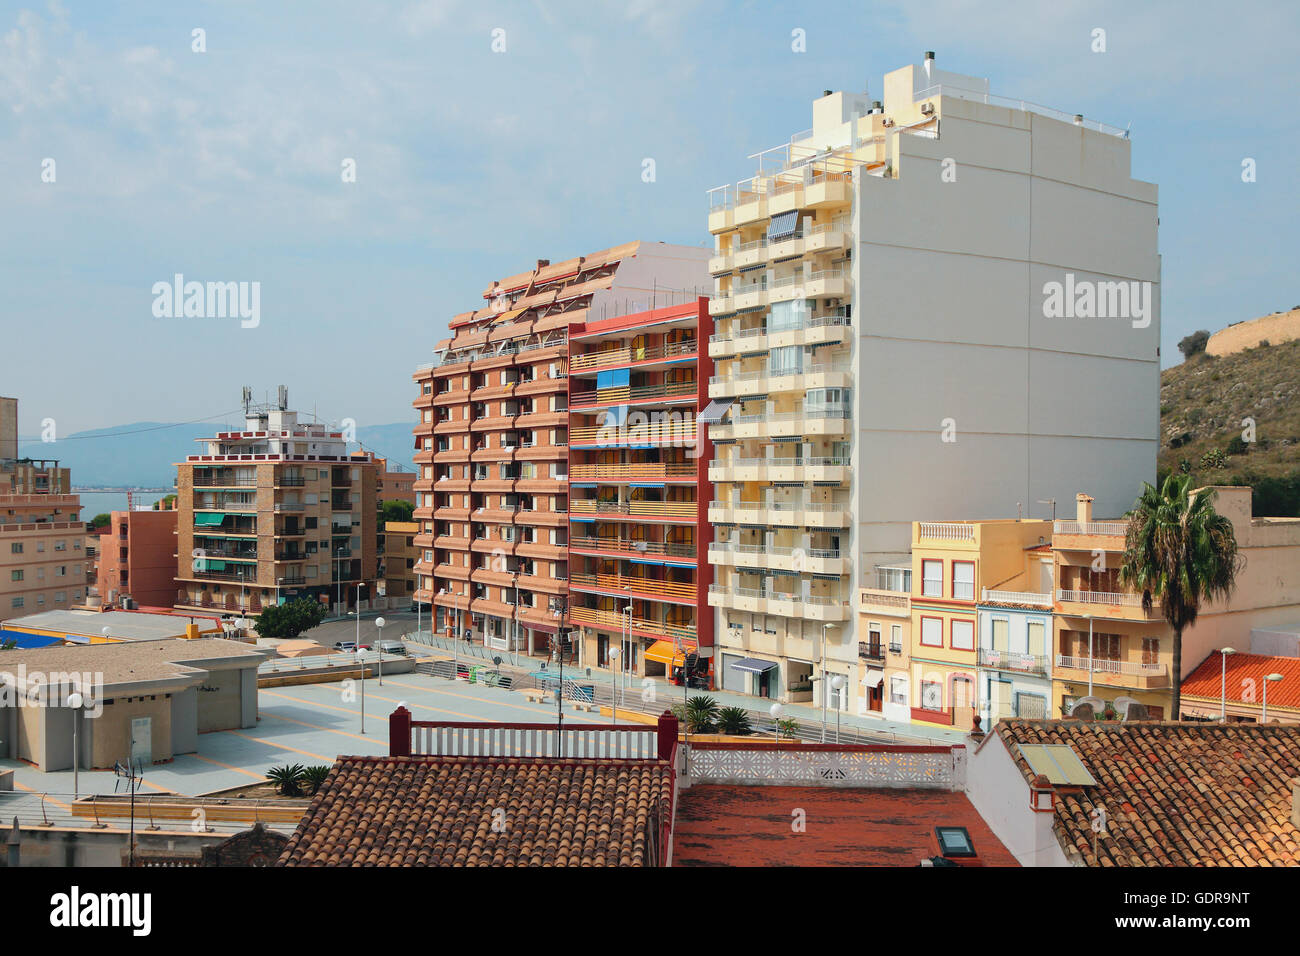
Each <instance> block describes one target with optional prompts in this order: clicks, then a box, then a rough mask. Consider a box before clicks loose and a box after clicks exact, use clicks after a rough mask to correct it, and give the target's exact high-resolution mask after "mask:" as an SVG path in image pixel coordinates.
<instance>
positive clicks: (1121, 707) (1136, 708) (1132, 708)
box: [1115, 697, 1148, 721]
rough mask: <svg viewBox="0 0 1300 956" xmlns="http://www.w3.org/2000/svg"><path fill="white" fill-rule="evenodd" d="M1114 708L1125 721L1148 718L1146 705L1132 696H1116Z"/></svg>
mask: <svg viewBox="0 0 1300 956" xmlns="http://www.w3.org/2000/svg"><path fill="white" fill-rule="evenodd" d="M1115 710H1116V711H1117V712H1118V713H1119V715H1120V718H1121V719H1122V720H1125V721H1129V720H1147V719H1148V716H1147V705H1146V704H1144V703H1142V702H1141V701H1139V700H1135V699H1133V698H1132V697H1116V698H1115Z"/></svg>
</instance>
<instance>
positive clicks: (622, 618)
mask: <svg viewBox="0 0 1300 956" xmlns="http://www.w3.org/2000/svg"><path fill="white" fill-rule="evenodd" d="M569 620H570V621H571V622H572V623H574V624H584V625H586V626H587V627H597V628H600V629H601V630H603V631H610V632H612V633H615V634H617V633H619V632H620V631H622V630H623V629H625V628H626V627H627V621H628V617H627V615H626V614H620V613H619V612H618V611H601V610H598V609H596V608H591V607H570V608H569ZM632 633H633V634H636V635H638V636H645V637H658V638H663V639H664V640H669V641H677V642H680V643H681V644H682V645H683V646H684V647H685V648H686V650H688V651H694V650H695V649H696V646H697V644H696V642H697V637H696V631H695V625H693V624H671V623H669V622H667V621H651V620H647V619H646V618H641V617H636V616H633V617H632Z"/></svg>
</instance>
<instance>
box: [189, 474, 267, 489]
mask: <svg viewBox="0 0 1300 956" xmlns="http://www.w3.org/2000/svg"><path fill="white" fill-rule="evenodd" d="M194 487H195V488H256V487H257V478H256V477H248V478H236V477H234V476H233V475H229V476H219V475H213V476H209V477H200V476H199V475H198V474H195V476H194Z"/></svg>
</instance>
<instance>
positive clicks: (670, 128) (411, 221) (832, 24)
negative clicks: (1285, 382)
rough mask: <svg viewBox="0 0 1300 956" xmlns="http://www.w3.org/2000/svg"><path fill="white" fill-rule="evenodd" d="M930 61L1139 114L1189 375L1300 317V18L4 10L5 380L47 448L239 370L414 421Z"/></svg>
mask: <svg viewBox="0 0 1300 956" xmlns="http://www.w3.org/2000/svg"><path fill="white" fill-rule="evenodd" d="M1099 28H1100V29H1103V30H1105V39H1106V50H1105V52H1104V53H1103V52H1094V49H1093V47H1094V46H1095V45H1096V44H1095V42H1094V31H1095V30H1097V29H1099ZM196 30H201V31H203V32H202V34H201V41H202V42H201V43H200V42H199V40H198V39H196V35H195V32H194V31H196ZM796 30H801V31H803V36H804V37H805V47H806V48H805V49H804V50H802V51H796V50H795V49H794V47H795V46H796V45H797V44H794V43H793V41H792V37H793V36H794V31H796ZM502 31H503V32H502ZM196 46H202V47H203V49H202V50H201V51H198V50H196V49H195V47H196ZM494 46H495V47H496V49H494ZM926 50H934V51H936V54H937V63H938V65H939V67H940V68H942V69H947V70H953V71H956V72H960V73H967V74H972V75H975V76H980V77H987V78H988V79H989V80H990V83H991V90H992V92H993V93H994V94H997V95H1002V96H1011V97H1015V98H1018V99H1025V100H1029V101H1031V102H1035V103H1041V104H1044V105H1047V106H1051V107H1054V108H1057V109H1061V110H1064V111H1065V112H1067V113H1075V112H1079V113H1083V114H1084V115H1085V116H1088V117H1090V118H1094V119H1098V120H1101V121H1103V122H1107V123H1110V124H1112V125H1115V126H1119V127H1128V126H1130V124H1131V131H1132V132H1131V136H1132V143H1133V145H1132V175H1133V176H1134V177H1135V178H1137V179H1141V180H1146V181H1150V182H1155V183H1157V184H1158V186H1159V197H1160V218H1161V226H1160V251H1161V254H1162V256H1163V274H1162V305H1163V317H1162V322H1163V329H1162V333H1163V334H1162V355H1163V356H1164V359H1163V361H1164V363H1165V364H1166V365H1168V364H1170V363H1171V362H1174V361H1176V360H1177V359H1178V357H1179V356H1178V352H1177V349H1176V343H1177V342H1178V340H1179V339H1180V338H1182V337H1183V336H1184V335H1186V334H1188V333H1189V332H1192V331H1194V330H1196V329H1200V328H1204V329H1209V330H1217V329H1219V328H1222V327H1223V326H1225V325H1227V324H1228V323H1230V322H1235V321H1239V320H1242V319H1246V318H1252V317H1255V316H1258V315H1263V314H1266V313H1269V312H1273V311H1277V310H1280V309H1288V308H1290V307H1292V306H1293V305H1297V304H1300V286H1298V284H1297V282H1296V281H1295V258H1296V251H1297V249H1298V248H1300V242H1297V240H1298V239H1300V217H1297V215H1296V210H1297V207H1298V205H1300V204H1298V203H1297V199H1300V195H1298V192H1300V190H1298V188H1297V174H1298V172H1300V170H1298V169H1297V165H1296V161H1295V157H1296V156H1297V155H1300V111H1298V110H1297V108H1296V102H1297V93H1298V92H1300V89H1298V87H1300V55H1297V54H1298V53H1300V5H1296V4H1289V3H1281V2H1279V3H1275V4H1269V3H1251V2H1237V3H1234V4H1232V5H1231V7H1230V8H1224V7H1221V6H1220V7H1210V6H1208V5H1199V4H1188V3H1185V2H1172V3H1159V2H1152V3H1142V4H1131V3H1127V2H1124V3H1091V2H1090V3H1082V2H1072V0H1062V2H1055V3H1052V4H1041V3H1025V4H1019V3H1007V4H999V3H996V2H986V0H981V2H976V0H970V2H967V0H930V2H926V3H923V4H917V3H915V2H910V3H909V2H899V3H868V2H854V3H836V2H824V3H819V4H816V5H808V4H806V3H758V2H752V3H724V2H720V0H699V2H692V0H627V2H622V3H610V4H608V5H597V4H594V3H591V2H585V3H582V2H575V3H562V2H556V3H551V2H540V0H538V2H523V0H520V2H510V3H502V2H492V0H472V2H460V0H419V2H398V0H368V2H365V3H356V2H336V0H313V2H311V3H291V2H253V0H248V2H241V0H230V2H182V0H177V2H169V3H167V4H159V3H157V2H156V0H154V2H131V0H123V2H118V3H113V4H105V3H100V2H84V3H73V2H68V0H63V2H49V3H31V4H28V5H16V4H11V3H7V2H0V222H2V223H3V228H2V229H0V395H11V396H17V397H18V398H19V400H20V405H19V410H20V426H19V427H20V433H21V434H22V435H23V436H24V437H28V436H36V435H39V434H40V432H41V429H42V422H43V421H45V420H46V419H52V420H53V421H54V423H55V427H56V428H57V430H58V432H59V433H60V434H63V435H67V434H71V433H72V432H76V431H79V430H83V429H90V428H101V427H108V426H112V425H116V424H122V423H128V422H136V421H197V420H205V419H208V418H215V419H221V418H225V417H228V416H229V414H230V413H231V412H232V411H233V410H235V409H237V408H238V407H239V398H240V389H241V387H242V386H244V385H249V386H252V388H253V389H254V392H255V394H257V395H258V396H259V397H260V396H263V395H266V394H269V395H271V396H274V394H275V388H276V386H277V385H279V384H284V385H286V386H287V387H288V390H289V399H290V404H291V406H294V407H298V408H300V409H306V410H309V411H310V410H311V409H313V408H314V409H315V410H316V412H317V413H318V414H319V416H320V417H321V418H322V419H324V420H329V421H336V422H337V421H339V420H341V419H343V418H351V419H353V420H354V421H355V422H357V423H358V424H361V425H367V424H381V423H387V422H398V421H413V420H414V412H413V411H412V408H411V401H412V400H413V398H414V397H415V389H414V385H413V383H412V380H411V373H412V372H413V371H414V369H415V367H416V366H417V365H419V364H420V363H423V362H427V361H430V360H431V359H432V354H431V350H432V348H433V346H434V344H435V343H436V342H437V341H438V340H439V339H441V338H443V337H444V335H445V332H446V323H447V319H448V318H449V317H451V316H453V315H455V314H457V313H459V312H463V311H465V310H467V309H470V308H474V307H475V306H476V305H477V304H478V303H479V302H480V301H481V299H480V296H481V293H482V290H483V288H484V287H485V286H486V285H488V284H489V283H490V282H491V281H492V280H493V279H496V278H498V277H501V276H504V275H509V274H513V273H515V272H519V271H523V270H526V269H528V268H531V267H532V265H533V263H534V261H535V260H536V259H537V258H539V257H542V258H550V259H552V260H553V261H558V260H560V259H564V258H568V257H571V256H575V255H579V254H583V253H587V252H591V251H594V250H597V249H601V248H605V247H607V246H611V245H616V244H619V243H622V242H624V241H627V240H629V239H647V240H662V241H665V242H675V243H684V244H688V245H703V244H710V245H711V242H710V237H709V235H708V231H707V226H706V220H707V211H708V207H707V198H706V191H707V190H708V189H709V188H710V187H713V186H717V185H721V184H724V183H734V182H735V181H737V180H739V179H744V178H747V177H748V176H750V175H752V174H753V172H754V169H753V164H752V162H751V161H750V160H749V159H747V157H748V156H749V155H750V154H752V153H755V152H757V151H758V150H760V149H764V148H767V147H770V146H775V145H778V144H780V143H783V142H785V141H786V140H788V138H789V136H790V134H791V133H793V132H796V131H799V130H803V129H806V128H808V127H809V126H811V125H812V123H811V102H812V100H813V99H814V98H815V97H817V96H819V95H820V94H821V91H822V90H823V89H835V90H839V89H844V90H850V91H861V90H863V89H864V88H866V89H867V90H868V91H869V92H871V93H873V94H877V95H878V94H879V93H880V91H881V78H882V77H883V75H884V74H885V73H886V72H888V71H890V70H893V69H896V68H898V67H901V66H905V65H907V64H909V63H914V62H919V60H920V58H921V55H922V53H923V52H924V51H926ZM646 158H653V159H654V161H655V164H654V165H655V178H654V181H653V182H648V183H647V182H644V181H643V178H642V169H643V160H644V159H646ZM1246 159H1252V160H1254V165H1255V170H1256V179H1255V181H1254V182H1251V183H1246V182H1243V181H1242V163H1243V161H1244V160H1246ZM49 160H53V164H52V167H51V165H50V164H49V163H48V161H49ZM349 160H351V161H353V162H354V163H355V172H356V175H355V181H354V182H345V181H344V178H345V177H344V164H345V163H346V162H347V161H349ZM51 172H52V173H53V177H52V178H53V181H52V182H51V181H46V180H48V179H49V178H50V174H51ZM176 273H180V274H182V275H184V276H185V277H186V279H187V280H192V281H200V282H208V281H221V282H225V281H231V282H241V281H242V282H258V283H260V287H259V288H260V323H259V324H258V325H257V326H256V327H255V328H244V327H242V323H241V322H240V320H239V319H238V318H229V317H227V318H217V317H211V318H185V317H168V316H166V315H164V316H157V315H155V314H154V311H155V308H154V307H155V293H154V286H155V283H159V282H166V283H170V282H171V281H172V277H173V276H174V275H175V274H176Z"/></svg>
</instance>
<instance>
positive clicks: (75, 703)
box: [68, 628, 107, 800]
mask: <svg viewBox="0 0 1300 956" xmlns="http://www.w3.org/2000/svg"><path fill="white" fill-rule="evenodd" d="M105 630H107V628H105ZM85 703H86V701H85V699H84V698H83V697H82V696H81V694H80V693H78V692H77V691H75V690H74V691H73V692H72V693H71V694H69V695H68V706H69V707H70V708H71V709H72V799H74V800H75V799H77V798H78V797H80V796H81V786H80V780H79V772H80V770H81V753H80V751H79V749H78V746H77V714H79V713H80V712H81V708H82V706H83V705H84V704H85Z"/></svg>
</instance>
